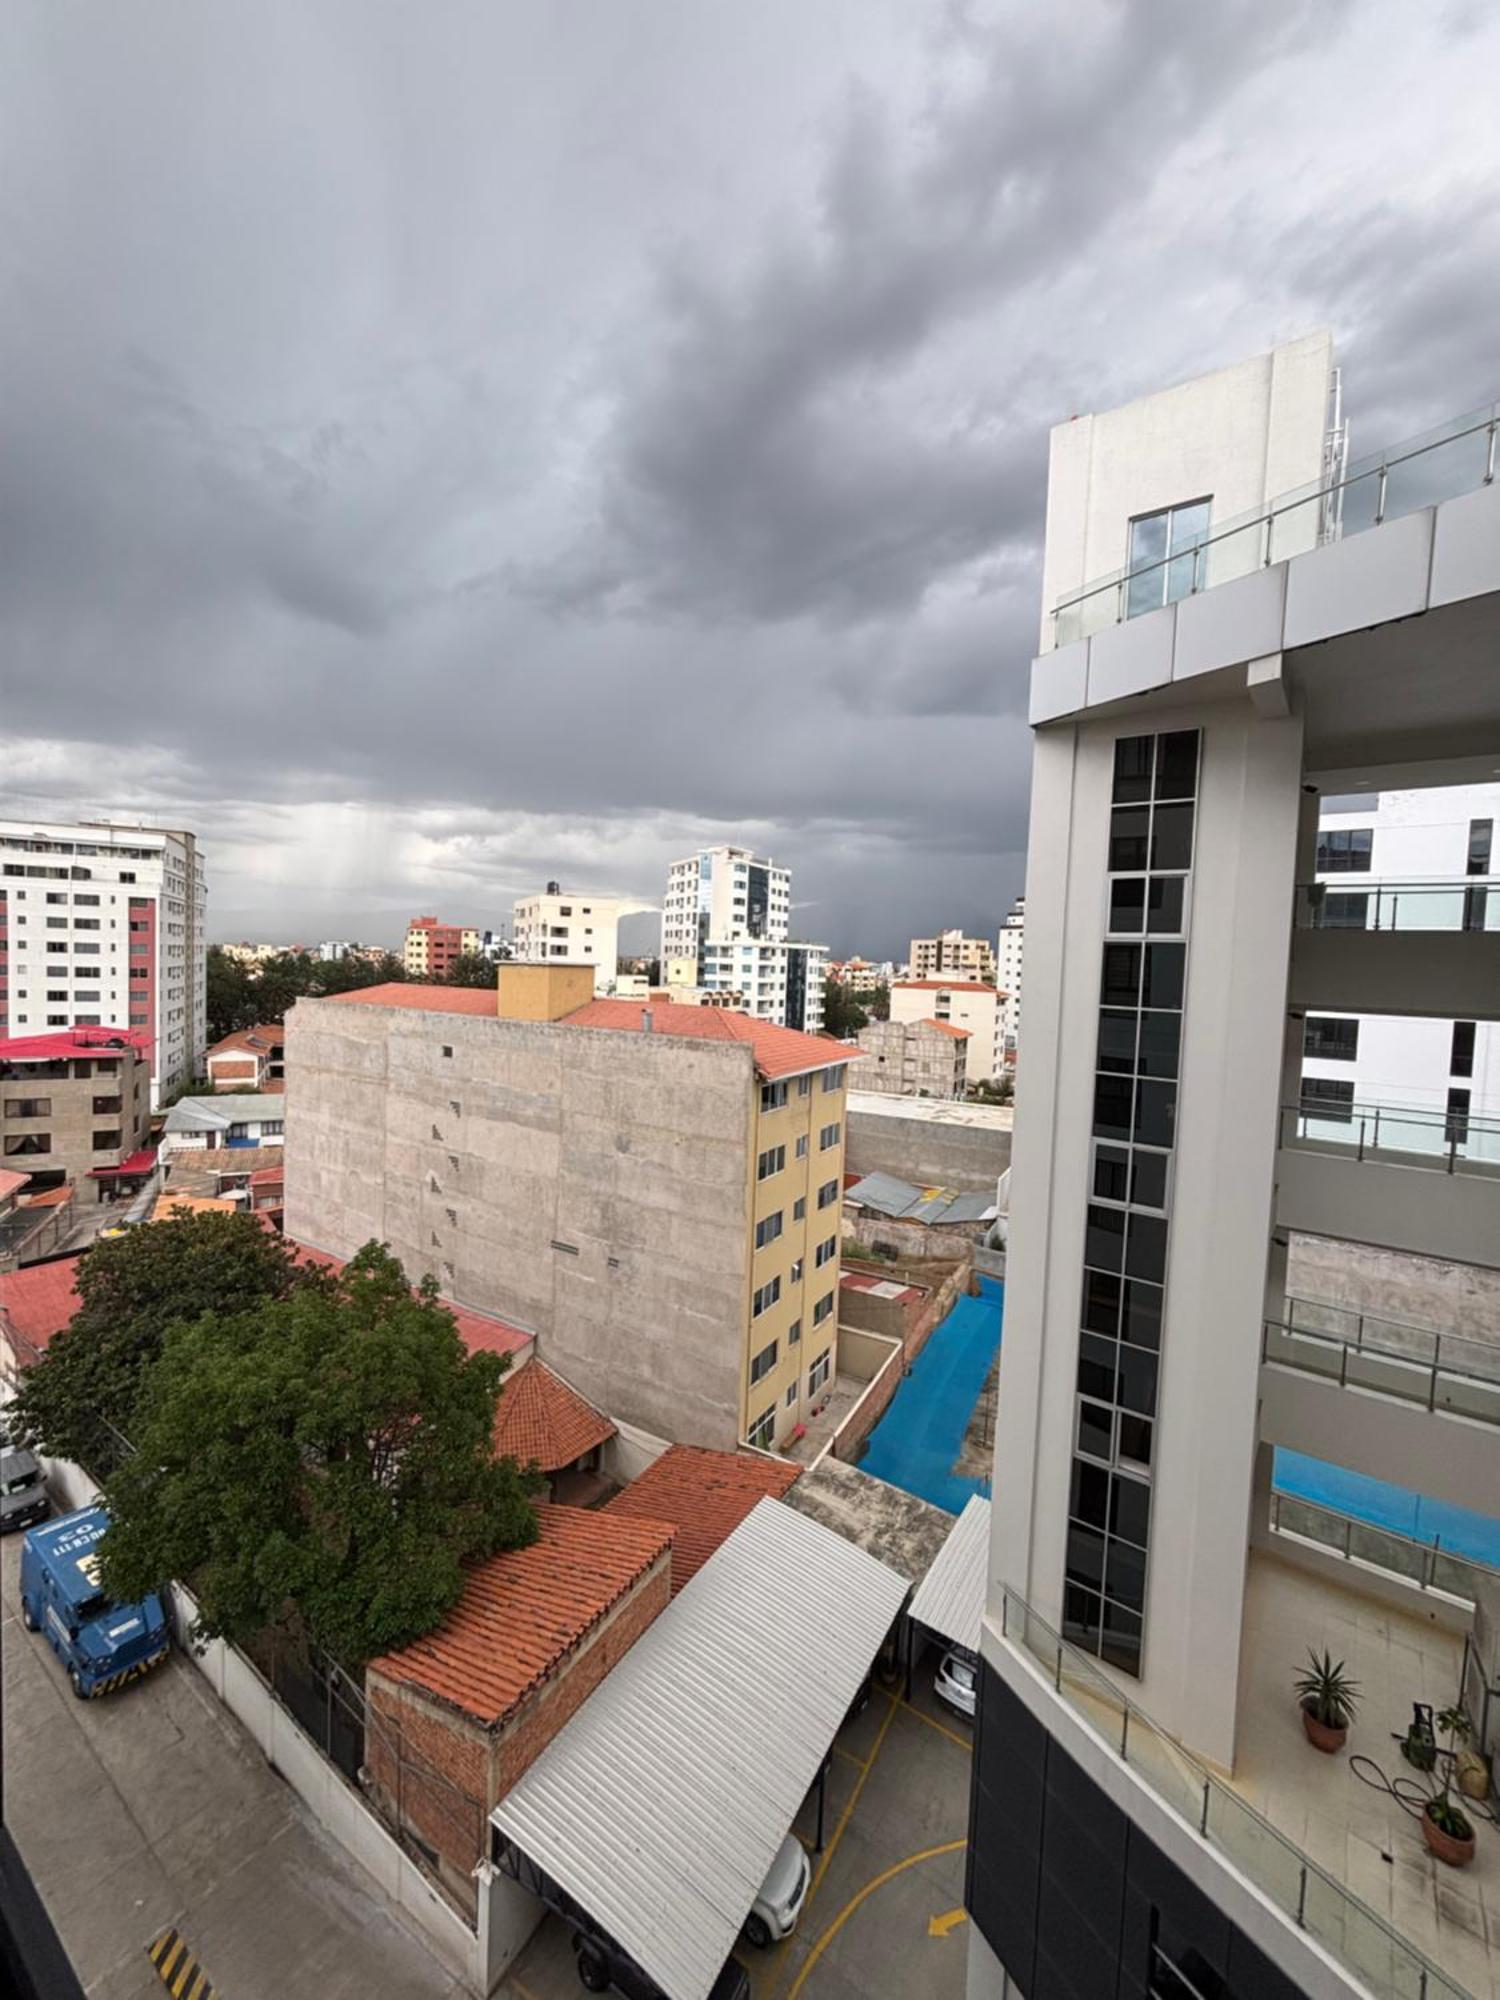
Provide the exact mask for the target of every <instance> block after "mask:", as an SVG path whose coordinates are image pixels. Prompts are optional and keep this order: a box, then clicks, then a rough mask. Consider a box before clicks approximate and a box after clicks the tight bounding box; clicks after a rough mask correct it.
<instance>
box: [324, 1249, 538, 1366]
mask: <svg viewBox="0 0 1500 2000" xmlns="http://www.w3.org/2000/svg"><path fill="white" fill-rule="evenodd" d="M287 1248H288V1250H290V1251H291V1253H292V1255H293V1256H294V1257H295V1258H296V1260H297V1262H298V1263H299V1264H315V1265H317V1267H318V1269H319V1270H320V1271H335V1272H337V1271H342V1270H343V1268H344V1265H345V1264H346V1263H347V1262H348V1259H347V1258H345V1257H335V1256H334V1254H333V1252H332V1251H331V1250H315V1249H314V1248H313V1247H312V1245H311V1244H309V1243H293V1242H292V1241H291V1239H290V1238H288V1239H287ZM412 1289H413V1291H415V1290H416V1287H415V1286H413V1287H412ZM439 1303H440V1304H442V1305H445V1306H446V1307H447V1308H448V1310H449V1312H451V1313H452V1315H453V1317H454V1319H455V1320H456V1321H457V1322H458V1331H459V1336H460V1338H461V1339H462V1341H463V1344H464V1346H465V1347H467V1348H468V1350H469V1352H470V1353H471V1354H477V1353H484V1354H518V1353H519V1352H520V1351H521V1349H522V1348H523V1347H529V1346H530V1345H531V1342H532V1339H533V1336H532V1335H531V1334H529V1333H527V1332H526V1331H525V1330H524V1328H522V1327H519V1326H512V1325H511V1324H510V1322H509V1321H508V1320H503V1319H501V1318H500V1317H499V1316H498V1315H497V1314H495V1313H487V1312H479V1311H477V1310H476V1309H475V1308H474V1307H473V1306H461V1305H458V1304H456V1303H455V1301H454V1300H452V1299H442V1300H440V1301H439Z"/></svg>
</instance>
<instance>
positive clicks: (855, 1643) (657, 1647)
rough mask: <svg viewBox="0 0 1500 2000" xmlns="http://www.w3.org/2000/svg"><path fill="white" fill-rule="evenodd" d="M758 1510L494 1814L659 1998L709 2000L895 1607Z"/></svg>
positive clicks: (880, 1582)
mask: <svg viewBox="0 0 1500 2000" xmlns="http://www.w3.org/2000/svg"><path fill="white" fill-rule="evenodd" d="M906 1590H907V1585H906V1582H905V1579H904V1578H902V1577H899V1576H897V1575H896V1573H895V1571H894V1570H892V1569H890V1568H888V1567H887V1566H886V1564H884V1563H882V1562H877V1561H876V1560H875V1558H874V1557H873V1556H869V1555H866V1554H865V1553H864V1551H863V1550H862V1549H857V1548H854V1547H853V1546H852V1545H851V1544H850V1543H848V1542H846V1541H844V1540H843V1539H842V1538H841V1537H840V1536H838V1535H836V1534H834V1533H833V1532H832V1531H831V1530H830V1529H828V1528H825V1527H822V1526H821V1525H820V1524H819V1523H818V1522H816V1521H810V1520H808V1519H806V1518H805V1517H804V1516H803V1515H801V1514H797V1513H794V1512H793V1511H792V1509H791V1508H789V1507H787V1506H784V1505H783V1504H782V1503H781V1502H780V1501H779V1500H761V1501H759V1502H757V1504H756V1506H755V1508H754V1509H753V1510H752V1512H751V1513H750V1514H749V1515H748V1516H747V1517H746V1519H745V1520H744V1521H743V1522H741V1524H740V1526H739V1527H738V1528H736V1529H735V1531H734V1533H733V1534H732V1535H731V1536H730V1537H729V1540H728V1541H727V1542H725V1544H724V1546H723V1547H722V1548H721V1549H719V1550H718V1552H717V1553H716V1554H715V1555H713V1556H711V1557H710V1558H709V1560H708V1561H707V1562H706V1563H705V1564H704V1565H703V1567H702V1569H700V1570H699V1572H698V1574H697V1575H696V1576H695V1577H694V1578H693V1580H692V1582H691V1583H689V1584H688V1586H687V1587H686V1589H685V1590H683V1591H682V1592H681V1593H680V1594H679V1595H678V1596H677V1597H675V1598H673V1600H672V1602H671V1604H670V1605H669V1606H668V1607H667V1609H666V1610H665V1611H663V1612H662V1614H661V1616H660V1617H659V1618H658V1619H657V1620H656V1622H655V1623H654V1624H653V1625H652V1626H651V1628H650V1630H649V1631H647V1632H646V1633H645V1634H643V1636H642V1637H641V1638H639V1639H638V1640H637V1641H636V1643H635V1645H634V1646H632V1647H631V1649H630V1651H629V1652H628V1653H627V1654H626V1655H625V1657H624V1659H623V1660H622V1661H621V1662H620V1664H619V1665H618V1666H617V1667H616V1668H615V1669H614V1671H613V1672H612V1673H611V1674H610V1675H609V1676H608V1678H607V1679H606V1680H605V1681H604V1682H603V1683H602V1685H601V1686H600V1687H599V1688H597V1689H596V1690H595V1692H594V1693H593V1694H592V1695H591V1696H590V1697H589V1699H588V1700H587V1701H586V1702H585V1703H584V1705H583V1707H582V1708H581V1709H580V1710H579V1711H578V1713H577V1714H576V1715H575V1716H574V1717H573V1718H572V1720H571V1721H570V1722H569V1723H568V1724H567V1726H566V1728H564V1729H563V1730H562V1731H561V1732H560V1733H559V1734H558V1735H557V1736H556V1737H555V1738H554V1739H553V1741H552V1742H551V1743H550V1744H549V1745H548V1747H547V1748H546V1749H545V1750H544V1751H543V1752H542V1754H541V1756H540V1757H538V1759H537V1760H536V1762H535V1763H534V1764H533V1765H532V1766H531V1768H530V1769H529V1770H528V1771H527V1772H526V1773H525V1775H524V1776H523V1777H522V1778H521V1780H520V1782H519V1783H518V1784H516V1785H515V1786H514V1787H513V1788H512V1789H511V1791H510V1792H509V1793H508V1794H507V1796H506V1797H505V1798H504V1799H502V1800H501V1802H500V1804H499V1805H498V1806H496V1808H495V1810H494V1813H493V1814H492V1816H491V1817H492V1818H493V1820H494V1823H495V1825H496V1826H497V1827H498V1828H499V1829H500V1831H501V1832H502V1833H504V1834H506V1835H507V1836H508V1837H509V1838H510V1839H511V1840H513V1841H514V1842H515V1843H516V1845H517V1847H519V1848H520V1849H521V1851H522V1852H523V1853H524V1854H526V1855H527V1856H528V1857H529V1858H530V1859H531V1860H532V1861H534V1862H535V1863H536V1864H537V1865H538V1866H539V1867H540V1868H542V1869H544V1870H545V1871H546V1872H547V1874H549V1875H550V1876H552V1877H553V1879H554V1880H555V1881H557V1882H558V1883H560V1884H561V1885H562V1887H563V1888H564V1889H566V1890H567V1892H568V1893H569V1895H571V1896H573V1897H574V1898H576V1900H577V1901H578V1902H580V1903H581V1904H582V1905H583V1906H584V1908H585V1909H587V1910H588V1911H589V1912H590V1914H591V1915H592V1916H593V1917H594V1918H595V1919H596V1920H597V1921H598V1923H599V1924H601V1925H602V1926H603V1928H604V1929H605V1930H607V1931H608V1932H609V1933H610V1935H611V1936H612V1937H614V1938H615V1939H616V1941H617V1942H618V1943H619V1944H621V1945H623V1946H624V1948H625V1950H626V1951H628V1952H629V1953H630V1954H631V1956H632V1957H633V1958H635V1959H636V1960H637V1961H638V1962H639V1963H640V1964H641V1965H642V1966H643V1967H644V1968H645V1970H646V1971H647V1972H648V1973H650V1975H651V1977H652V1978H653V1979H654V1980H656V1982H657V1983H658V1985H660V1986H661V1987H662V1989H663V1990H664V1991H665V1992H666V1993H667V1994H668V1995H669V1996H670V2000H704V1996H705V1995H706V1994H707V1993H708V1991H709V1988H710V1987H711V1986H712V1985H713V1982H714V1980H715V1979H716V1978H717V1977H718V1974H719V1971H720V1969H721V1968H722V1966H723V1964H724V1961H725V1959H726V1958H727V1957H728V1956H729V1953H730V1951H731V1949H732V1948H733V1946H734V1942H735V1940H736V1938H737V1937H738V1936H739V1933H740V1927H741V1926H742V1924H743V1923H744V1921H745V1917H746V1915H747V1914H748V1912H749V1909H750V1905H751V1903H752V1902H753V1901H754V1900H755V1896H756V1894H757V1892H758V1891H759V1889H760V1885H761V1883H762V1882H763V1881H764V1879H765V1875H766V1870H767V1869H768V1868H769V1867H770V1865H771V1862H772V1861H773V1860H774V1858H775V1855H776V1850H777V1848H778V1847H779V1846H780V1845H781V1843H782V1841H783V1840H784V1839H785V1838H786V1834H787V1829H788V1828H789V1827H790V1825H791V1823H792V1821H793V1819H795V1817H796V1815H797V1809H798V1807H799V1806H800V1805H801V1803H802V1801H803V1799H804V1798H805V1797H806V1795H807V1792H808V1789H809V1787H810V1786H811V1785H812V1783H813V1780H814V1779H815V1778H816V1776H817V1774H818V1766H819V1765H820V1764H821V1763H822V1761H823V1758H824V1756H825V1755H826V1754H827V1751H828V1746H829V1744H830V1743H831V1742H832V1741H833V1738H834V1736H835V1735H836V1734H837V1732H838V1728H839V1725H840V1723H841V1722H842V1721H843V1719H844V1716H845V1713H846V1711H847V1710H848V1707H849V1704H850V1702H851V1701H852V1700H853V1699H854V1696H855V1694H856V1692H857V1690H858V1688H859V1684H860V1682H861V1681H862V1680H863V1679H864V1677H865V1674H866V1673H867V1672H868V1671H869V1668H870V1663H871V1661H872V1660H873V1659H874V1657H875V1655H876V1653H877V1652H878V1651H879V1649H880V1645H881V1642H882V1640H883V1639H884V1638H885V1635H886V1633H887V1631H888V1630H889V1628H890V1625H891V1621H892V1620H893V1619H894V1618H895V1616H896V1613H897V1612H898V1610H899V1609H900V1607H901V1601H902V1599H903V1598H904V1597H905V1595H906Z"/></svg>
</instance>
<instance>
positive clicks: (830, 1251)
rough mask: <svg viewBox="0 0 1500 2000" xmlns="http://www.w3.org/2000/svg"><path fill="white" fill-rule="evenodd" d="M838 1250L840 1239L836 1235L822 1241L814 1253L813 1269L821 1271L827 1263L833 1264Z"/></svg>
mask: <svg viewBox="0 0 1500 2000" xmlns="http://www.w3.org/2000/svg"><path fill="white" fill-rule="evenodd" d="M838 1250H839V1239H838V1238H837V1237H836V1236H830V1237H829V1238H828V1239H827V1240H826V1241H825V1242H822V1243H820V1244H819V1245H818V1247H817V1249H816V1251H815V1252H814V1253H813V1269H814V1270H815V1271H821V1270H822V1268H823V1266H824V1265H825V1264H831V1263H832V1262H833V1260H834V1258H835V1257H836V1256H837V1255H838Z"/></svg>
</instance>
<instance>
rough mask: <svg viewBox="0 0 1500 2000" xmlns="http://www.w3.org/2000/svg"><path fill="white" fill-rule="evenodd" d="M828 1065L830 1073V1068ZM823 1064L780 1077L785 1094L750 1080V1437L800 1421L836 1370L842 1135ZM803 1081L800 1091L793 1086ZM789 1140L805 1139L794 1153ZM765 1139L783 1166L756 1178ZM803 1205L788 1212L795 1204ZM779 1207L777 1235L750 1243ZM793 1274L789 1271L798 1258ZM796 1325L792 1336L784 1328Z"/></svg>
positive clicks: (782, 1437) (843, 1116)
mask: <svg viewBox="0 0 1500 2000" xmlns="http://www.w3.org/2000/svg"><path fill="white" fill-rule="evenodd" d="M832 1073H836V1072H832ZM829 1074H831V1072H829V1071H827V1070H823V1071H815V1072H814V1073H813V1074H812V1075H811V1076H808V1077H789V1078H788V1079H787V1081H786V1102H785V1104H782V1105H773V1106H767V1105H765V1104H764V1103H763V1102H762V1093H761V1086H760V1085H759V1084H757V1085H756V1103H757V1110H756V1117H755V1123H754V1132H755V1139H754V1144H753V1145H752V1148H751V1156H750V1209H751V1235H750V1267H751V1276H750V1292H751V1297H750V1298H749V1299H748V1300H747V1301H746V1309H745V1310H746V1319H745V1372H744V1396H743V1403H742V1406H741V1412H740V1435H741V1436H742V1437H748V1436H749V1435H750V1432H751V1430H752V1428H753V1427H754V1426H755V1425H756V1424H757V1423H758V1422H759V1420H760V1419H762V1418H763V1417H764V1416H766V1415H767V1413H769V1414H770V1418H771V1421H770V1426H769V1432H768V1434H767V1435H766V1436H764V1437H759V1436H758V1437H757V1439H756V1441H757V1442H759V1443H765V1444H766V1445H767V1446H768V1447H769V1446H771V1445H783V1444H785V1443H786V1441H787V1439H788V1438H789V1437H790V1435H791V1433H792V1432H793V1431H794V1430H795V1429H796V1427H797V1425H798V1424H799V1423H803V1422H805V1421H806V1420H807V1416H808V1413H809V1411H810V1409H811V1406H812V1404H813V1402H815V1401H816V1400H818V1398H819V1397H820V1396H821V1395H822V1394H823V1392H824V1391H825V1390H826V1389H827V1388H828V1387H830V1386H831V1384H832V1382H833V1379H834V1377H835V1376H836V1374H837V1372H838V1320H839V1269H840V1254H839V1252H840V1241H841V1238H840V1230H841V1223H842V1217H843V1195H844V1146H845V1141H846V1138H847V1132H846V1122H847V1097H848V1091H847V1087H846V1083H845V1081H844V1080H843V1079H842V1078H841V1080H840V1082H839V1085H838V1088H837V1089H835V1090H825V1089H824V1078H825V1077H827V1076H828V1075H829ZM803 1084H806V1085H807V1086H808V1087H807V1089H806V1090H805V1091H804V1090H803V1089H802V1085H803ZM832 1125H836V1126H837V1127H838V1138H837V1140H836V1141H835V1142H834V1143H833V1144H832V1145H830V1146H828V1147H827V1148H826V1149H825V1148H824V1147H823V1146H822V1145H821V1144H820V1143H819V1141H820V1135H821V1133H822V1132H823V1130H824V1128H825V1127H828V1126H832ZM799 1139H805V1140H806V1142H807V1143H806V1147H805V1150H804V1151H803V1153H802V1155H801V1157H799V1156H798V1151H797V1144H798V1141H799ZM772 1147H784V1148H785V1149H786V1159H785V1164H784V1165H783V1166H781V1167H780V1168H779V1170H778V1171H776V1172H774V1173H772V1174H770V1175H769V1176H768V1177H767V1178H766V1179H765V1180H761V1179H759V1178H758V1172H757V1170H758V1165H759V1160H760V1156H761V1154H762V1153H764V1152H767V1151H769V1150H770V1149H771V1148H772ZM825 1186H831V1187H832V1190H833V1192H832V1196H831V1198H830V1200H829V1201H828V1203H827V1205H826V1207H823V1208H819V1207H818V1190H819V1188H820V1187H825ZM799 1200H800V1201H802V1202H804V1203H805V1213H804V1215H803V1216H802V1217H801V1218H800V1219H798V1217H797V1214H796V1204H797V1202H798V1201H799ZM778 1213H779V1214H780V1216H781V1233H780V1235H779V1236H776V1237H774V1238H773V1239H772V1240H771V1241H770V1242H769V1243H767V1244H766V1245H765V1246H764V1247H763V1248H761V1249H757V1248H756V1247H755V1234H756V1230H757V1228H758V1227H759V1225H760V1224H761V1223H762V1222H763V1221H765V1220H766V1219H767V1218H768V1217H770V1216H772V1215H775V1214H778ZM827 1243H831V1244H832V1246H833V1247H832V1252H831V1255H830V1256H829V1259H828V1261H827V1262H826V1263H825V1264H823V1265H821V1266H819V1265H818V1263H817V1261H816V1260H817V1251H818V1246H819V1244H827ZM799 1260H800V1263H801V1275H800V1277H796V1276H794V1275H793V1274H794V1271H795V1270H796V1268H797V1265H798V1262H799ZM778 1277H779V1278H780V1280H781V1295H780V1297H779V1298H778V1299H777V1300H776V1302H775V1304H773V1305H770V1306H768V1307H767V1308H766V1309H765V1311H764V1312H762V1313H760V1314H758V1315H757V1314H755V1312H754V1294H755V1292H756V1290H757V1289H758V1288H759V1287H761V1286H764V1285H766V1284H768V1283H769V1282H771V1281H772V1280H773V1279H775V1278H778ZM822 1299H828V1300H830V1301H831V1304H830V1306H829V1308H828V1311H827V1313H826V1316H825V1317H824V1319H823V1321H822V1324H821V1325H818V1326H815V1325H814V1324H813V1314H814V1312H815V1310H816V1308H817V1305H818V1302H819V1301H820V1300H822ZM794 1328H795V1329H799V1332H798V1337H797V1338H795V1339H794V1338H793V1337H792V1336H793V1330H794ZM773 1342H774V1343H775V1348H776V1354H775V1359H774V1361H773V1362H772V1363H771V1365H770V1367H769V1368H768V1369H767V1370H766V1372H765V1373H764V1374H763V1375H762V1376H761V1377H760V1378H759V1379H758V1380H757V1381H755V1382H752V1381H751V1379H750V1372H751V1368H752V1366H753V1365H754V1363H755V1359H756V1357H757V1356H758V1355H760V1354H761V1353H762V1352H763V1351H764V1350H765V1349H766V1348H768V1347H770V1346H771V1344H772V1343H773ZM825 1352H826V1353H827V1355H828V1376H827V1380H826V1382H825V1383H823V1384H822V1385H821V1387H820V1389H819V1390H818V1391H817V1392H816V1394H809V1391H808V1386H807V1385H808V1378H809V1374H810V1371H811V1369H812V1367H813V1364H814V1363H815V1362H816V1361H817V1359H818V1357H819V1356H820V1355H822V1354H823V1353H825Z"/></svg>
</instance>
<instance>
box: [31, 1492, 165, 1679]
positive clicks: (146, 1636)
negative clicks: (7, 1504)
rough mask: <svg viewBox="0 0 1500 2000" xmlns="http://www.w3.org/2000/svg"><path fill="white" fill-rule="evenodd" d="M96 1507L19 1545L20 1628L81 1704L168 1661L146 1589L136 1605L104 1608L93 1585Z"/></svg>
mask: <svg viewBox="0 0 1500 2000" xmlns="http://www.w3.org/2000/svg"><path fill="white" fill-rule="evenodd" d="M108 1532H109V1515H108V1514H107V1513H106V1512H105V1511H104V1509H103V1508H102V1507H84V1508H81V1509H80V1510H79V1511H78V1512H77V1513H76V1514H64V1515H63V1516H62V1517H61V1518H60V1519H59V1520H56V1521H49V1522H48V1523H47V1525H46V1526H45V1527H43V1528H33V1529H31V1530H30V1532H29V1533H28V1534H27V1536H26V1538H25V1540H24V1541H23V1542H22V1544H21V1623H22V1624H23V1625H24V1626H25V1627H26V1629H27V1631H28V1632H40V1633H42V1634H43V1636H44V1637H45V1638H46V1640H47V1643H48V1645H50V1646H51V1648H52V1650H53V1652H54V1653H56V1655H57V1657H58V1658H59V1659H60V1660H61V1661H62V1663H63V1665H64V1667H66V1668H67V1672H68V1680H69V1682H70V1683H71V1685H72V1689H73V1692H74V1694H76V1695H77V1696H78V1698H79V1699H80V1700H81V1701H87V1700H89V1699H90V1698H91V1697H92V1696H94V1695H98V1694H107V1693H108V1692H109V1690H110V1689H111V1688H117V1687H120V1686H122V1685H123V1684H124V1683H125V1682H126V1681H131V1680H135V1679H136V1678H137V1677H138V1676H139V1675H141V1674H144V1673H148V1672H149V1671H150V1670H151V1668H152V1667H154V1666H156V1665H158V1664H159V1663H160V1662H161V1661H162V1660H164V1659H165V1658H166V1657H167V1652H168V1650H169V1645H170V1641H169V1639H168V1636H167V1618H166V1612H165V1610H164V1609H163V1607H162V1601H161V1598H160V1597H159V1596H158V1595H157V1593H156V1592H155V1591H154V1590H153V1591H152V1592H151V1593H150V1594H149V1595H148V1596H146V1597H143V1598H142V1599H141V1601H140V1603H139V1604H111V1603H110V1601H109V1599H108V1598H107V1597H106V1596H105V1595H104V1592H103V1590H102V1589H101V1588H100V1583H99V1547H98V1545H99V1543H100V1542H101V1541H103V1539H104V1537H105V1535H106V1534H107V1533H108Z"/></svg>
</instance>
